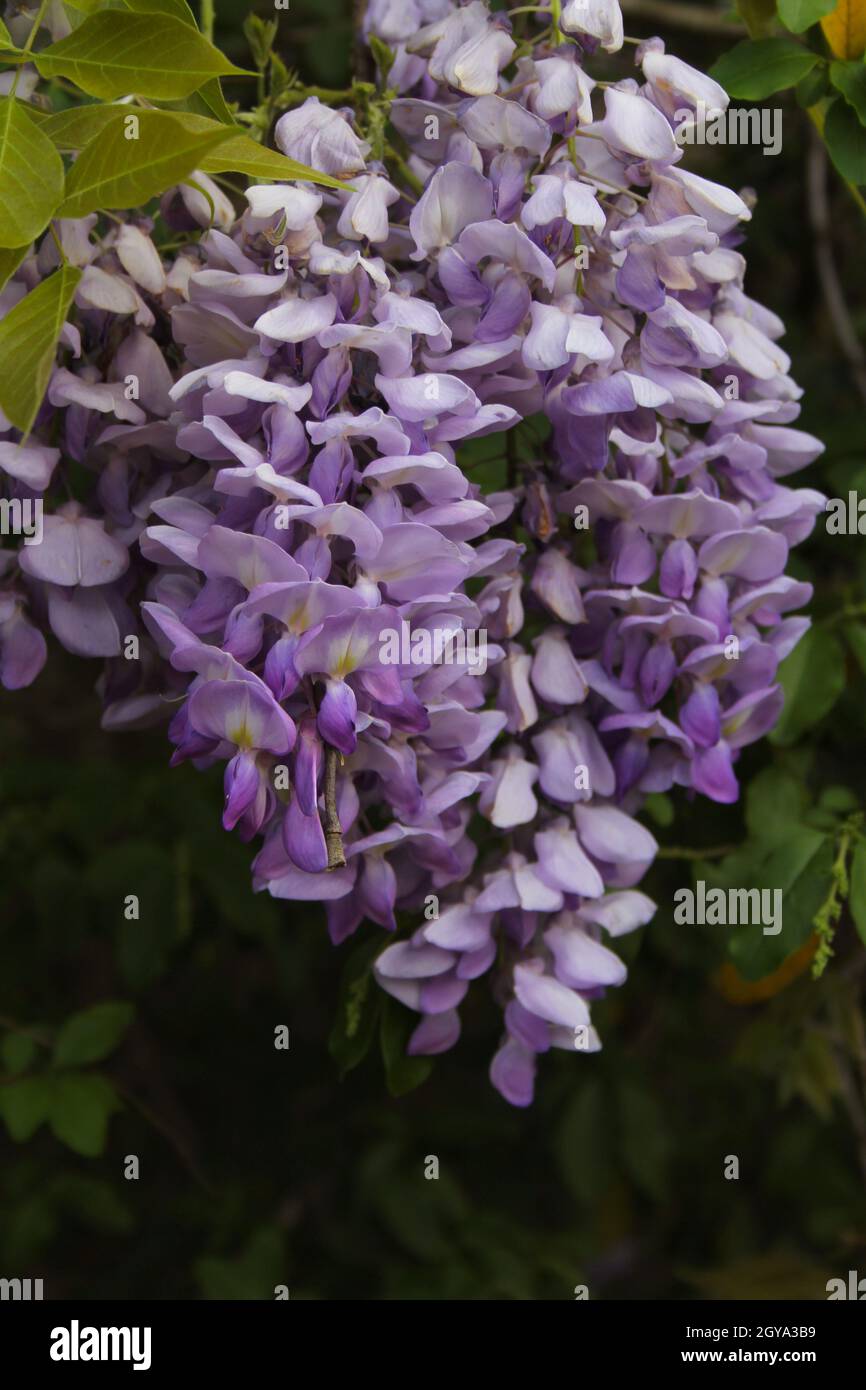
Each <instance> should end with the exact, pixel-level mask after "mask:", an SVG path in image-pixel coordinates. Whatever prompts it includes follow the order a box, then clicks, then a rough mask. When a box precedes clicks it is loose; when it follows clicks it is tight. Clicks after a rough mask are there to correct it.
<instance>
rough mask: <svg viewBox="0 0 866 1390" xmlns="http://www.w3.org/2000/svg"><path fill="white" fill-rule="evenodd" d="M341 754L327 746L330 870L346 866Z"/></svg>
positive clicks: (327, 813)
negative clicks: (339, 775)
mask: <svg viewBox="0 0 866 1390" xmlns="http://www.w3.org/2000/svg"><path fill="white" fill-rule="evenodd" d="M339 756H340V755H339V753H338V752H337V750H336V748H332V747H331V745H330V743H328V744H326V745H325V845H326V846H327V850H328V869H329V870H330V869H342V868H344V867H345V864H346V855H345V853H344V851H343V831H342V827H341V825H340V817H339V816H338V815H337V760H338V758H339Z"/></svg>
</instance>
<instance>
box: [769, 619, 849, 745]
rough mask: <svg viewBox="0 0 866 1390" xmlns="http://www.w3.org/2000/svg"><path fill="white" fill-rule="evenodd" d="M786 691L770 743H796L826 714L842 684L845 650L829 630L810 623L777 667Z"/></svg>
mask: <svg viewBox="0 0 866 1390" xmlns="http://www.w3.org/2000/svg"><path fill="white" fill-rule="evenodd" d="M779 681H780V683H781V686H782V689H783V690H784V692H785V704H784V707H783V709H782V714H781V718H780V719H779V722H778V724H777V725H776V728H775V730H774V731H773V733H772V734H771V736H770V740H771V742H772V743H777V744H781V745H782V746H785V745H786V744H791V743H796V742H797V739H798V738H800V737H801V736H802V735H803V734H804V733H806V732H807V731H808V730H809V729H812V728H814V726H815V725H816V724H818V723H820V721H821V720H822V719H823V718H824V716H825V715H827V714H829V713H830V711H831V709H832V708H833V706H834V705H835V703H836V701H837V700H838V698H839V696H840V695H841V694H842V691H843V690H844V688H845V653H844V651H843V648H842V644H841V642H840V641H839V640H838V638H837V637H835V636H834V635H833V633H831V632H827V631H826V629H824V628H820V627H813V628H810V630H809V631H808V632H807V633H806V635H805V637H804V638H803V639H802V640H801V641H800V642H798V643H797V646H796V647H795V648H794V650H793V651H792V652H791V655H790V656H789V657H788V658H787V659H786V660H785V661H784V662H783V663H782V665H781V667H780V669H779Z"/></svg>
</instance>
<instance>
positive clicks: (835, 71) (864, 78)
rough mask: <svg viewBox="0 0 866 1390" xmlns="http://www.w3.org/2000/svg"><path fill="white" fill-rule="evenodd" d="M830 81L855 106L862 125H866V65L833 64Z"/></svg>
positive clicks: (850, 104)
mask: <svg viewBox="0 0 866 1390" xmlns="http://www.w3.org/2000/svg"><path fill="white" fill-rule="evenodd" d="M830 81H831V82H832V83H833V86H834V87H835V88H836V90H837V92H841V93H842V95H843V97H844V98H845V100H846V101H847V102H848V105H849V106H853V107H854V110H855V111H856V112H857V116H858V118H859V120H860V124H861V125H866V65H864V64H863V63H831V64H830Z"/></svg>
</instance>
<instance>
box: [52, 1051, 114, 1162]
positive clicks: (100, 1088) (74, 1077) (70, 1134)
mask: <svg viewBox="0 0 866 1390" xmlns="http://www.w3.org/2000/svg"><path fill="white" fill-rule="evenodd" d="M119 1109H120V1102H119V1101H118V1098H117V1094H116V1092H115V1090H114V1087H113V1086H112V1085H111V1082H110V1081H108V1080H107V1078H106V1077H104V1076H98V1075H96V1073H94V1072H67V1073H65V1074H63V1075H61V1076H54V1077H52V1078H51V1079H50V1102H49V1114H48V1120H49V1123H50V1125H51V1130H52V1132H53V1134H54V1136H55V1138H57V1139H59V1140H60V1141H61V1143H63V1144H66V1145H68V1147H69V1148H70V1149H73V1150H74V1151H75V1153H78V1154H82V1155H83V1156H84V1157H85V1158H95V1157H96V1156H97V1155H98V1154H101V1153H102V1150H103V1149H104V1148H105V1137H106V1132H107V1130H108V1120H109V1117H110V1116H111V1114H112V1113H113V1112H114V1111H115V1110H119Z"/></svg>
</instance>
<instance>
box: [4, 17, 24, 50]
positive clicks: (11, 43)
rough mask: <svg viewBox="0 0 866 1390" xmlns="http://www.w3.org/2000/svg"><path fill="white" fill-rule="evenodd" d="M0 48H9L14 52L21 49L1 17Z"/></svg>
mask: <svg viewBox="0 0 866 1390" xmlns="http://www.w3.org/2000/svg"><path fill="white" fill-rule="evenodd" d="M0 48H11V49H13V50H14V51H15V52H16V53H20V51H21V50H20V49H19V47H18V45H17V43H16V42H15V40H14V39H13V37H12V35H11V34H10V33H9V30H8V29H7V28H6V25H5V24H4V23H3V21H2V19H0Z"/></svg>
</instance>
